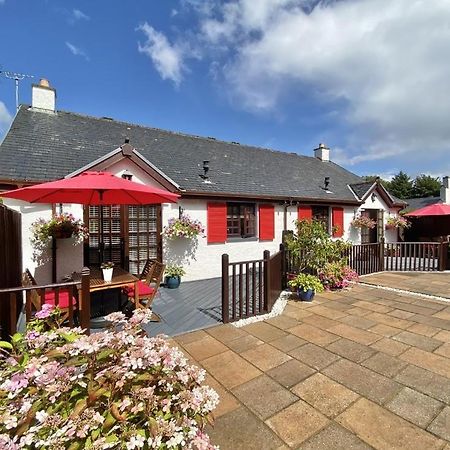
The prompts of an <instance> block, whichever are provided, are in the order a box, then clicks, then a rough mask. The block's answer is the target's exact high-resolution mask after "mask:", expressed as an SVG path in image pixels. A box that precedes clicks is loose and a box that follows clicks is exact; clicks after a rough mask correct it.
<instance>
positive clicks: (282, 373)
mask: <svg viewBox="0 0 450 450" xmlns="http://www.w3.org/2000/svg"><path fill="white" fill-rule="evenodd" d="M266 373H267V375H269V376H270V377H272V378H273V379H274V380H275V381H277V382H278V383H280V384H281V385H282V386H284V387H286V388H290V387H292V386H294V385H295V384H297V383H299V382H300V381H302V380H304V379H305V378H308V377H309V376H311V375H312V374H313V373H316V371H315V370H314V369H313V368H311V367H309V366H307V365H306V364H303V363H302V362H300V361H298V360H296V359H291V360H290V361H287V362H285V363H284V364H281V365H279V366H278V367H275V368H273V369H270V370H269V371H267V372H266Z"/></svg>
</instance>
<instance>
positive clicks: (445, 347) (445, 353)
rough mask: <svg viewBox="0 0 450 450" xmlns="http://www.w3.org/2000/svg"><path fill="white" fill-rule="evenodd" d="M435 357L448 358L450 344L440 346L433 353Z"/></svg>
mask: <svg viewBox="0 0 450 450" xmlns="http://www.w3.org/2000/svg"><path fill="white" fill-rule="evenodd" d="M434 353H436V354H437V355H442V356H445V357H446V358H450V342H447V343H446V344H442V345H441V346H440V347H439V348H438V349H436V350H435V351H434Z"/></svg>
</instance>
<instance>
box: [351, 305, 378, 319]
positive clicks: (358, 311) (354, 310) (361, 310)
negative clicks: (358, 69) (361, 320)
mask: <svg viewBox="0 0 450 450" xmlns="http://www.w3.org/2000/svg"><path fill="white" fill-rule="evenodd" d="M347 312H348V313H349V314H352V315H354V316H360V317H364V316H368V315H369V314H370V313H371V312H372V311H370V310H369V309H364V308H360V307H359V306H354V307H353V308H352V309H349V310H348V311H347Z"/></svg>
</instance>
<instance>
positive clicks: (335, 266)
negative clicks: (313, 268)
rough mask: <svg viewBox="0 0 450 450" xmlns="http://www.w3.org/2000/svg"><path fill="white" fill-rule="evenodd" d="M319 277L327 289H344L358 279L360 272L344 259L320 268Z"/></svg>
mask: <svg viewBox="0 0 450 450" xmlns="http://www.w3.org/2000/svg"><path fill="white" fill-rule="evenodd" d="M319 279H320V281H321V282H322V284H323V286H324V288H325V289H326V290H331V289H342V288H346V287H348V286H350V284H351V283H353V282H357V281H358V274H357V273H356V272H355V271H354V270H353V269H352V268H351V267H350V266H348V265H347V264H346V262H345V260H344V261H337V262H330V263H326V264H325V266H324V267H323V268H322V269H320V270H319Z"/></svg>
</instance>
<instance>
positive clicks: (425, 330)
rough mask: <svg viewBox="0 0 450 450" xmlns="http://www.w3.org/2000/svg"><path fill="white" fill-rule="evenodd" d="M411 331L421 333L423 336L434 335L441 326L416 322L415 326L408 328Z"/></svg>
mask: <svg viewBox="0 0 450 450" xmlns="http://www.w3.org/2000/svg"><path fill="white" fill-rule="evenodd" d="M408 331H410V332H411V333H417V334H421V335H423V336H428V337H433V336H435V335H436V334H438V332H439V328H434V327H430V326H428V325H424V324H423V323H415V324H414V325H413V326H411V327H409V328H408Z"/></svg>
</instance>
